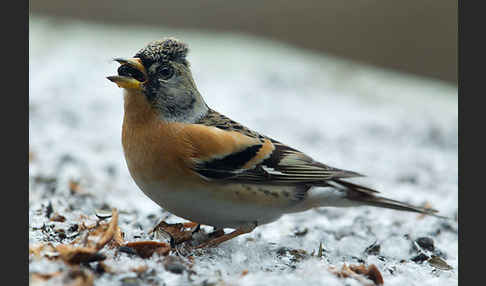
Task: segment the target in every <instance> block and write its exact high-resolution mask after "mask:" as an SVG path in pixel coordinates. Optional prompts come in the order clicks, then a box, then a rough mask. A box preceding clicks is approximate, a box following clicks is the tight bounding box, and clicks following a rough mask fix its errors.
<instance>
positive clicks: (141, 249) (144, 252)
mask: <svg viewBox="0 0 486 286" xmlns="http://www.w3.org/2000/svg"><path fill="white" fill-rule="evenodd" d="M123 246H125V247H128V248H131V249H133V250H135V252H136V253H137V254H138V256H140V257H142V258H149V257H151V256H152V254H154V252H155V253H157V254H159V255H161V256H165V255H167V254H169V251H170V249H171V247H170V245H169V244H167V243H164V242H158V241H151V240H148V241H135V242H128V243H125V244H124V245H123Z"/></svg>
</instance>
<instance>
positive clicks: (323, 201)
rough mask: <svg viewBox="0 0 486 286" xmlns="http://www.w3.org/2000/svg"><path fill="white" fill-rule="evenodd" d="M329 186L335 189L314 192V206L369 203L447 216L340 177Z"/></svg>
mask: <svg viewBox="0 0 486 286" xmlns="http://www.w3.org/2000/svg"><path fill="white" fill-rule="evenodd" d="M326 186H327V187H332V188H333V189H334V191H329V190H327V191H324V190H323V191H320V192H318V193H314V194H313V195H314V197H313V198H311V200H312V201H313V202H314V206H337V207H347V206H360V205H368V206H375V207H381V208H387V209H394V210H400V211H409V212H416V213H420V214H425V215H432V216H435V217H440V218H445V217H442V216H439V215H437V214H436V213H437V212H438V211H437V210H435V209H432V208H426V207H417V206H413V205H411V204H408V203H405V202H400V201H397V200H392V199H388V198H385V197H381V196H378V195H377V194H378V193H379V192H378V191H376V190H373V189H371V188H368V187H365V186H361V185H358V184H354V183H350V182H348V181H343V180H340V179H335V180H333V181H332V182H329V181H328V182H326Z"/></svg>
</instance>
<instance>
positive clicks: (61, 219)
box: [49, 213, 66, 222]
mask: <svg viewBox="0 0 486 286" xmlns="http://www.w3.org/2000/svg"><path fill="white" fill-rule="evenodd" d="M49 220H50V221H57V222H65V221H66V218H65V217H64V216H62V215H60V214H58V213H54V214H53V215H52V216H51V218H50V219H49Z"/></svg>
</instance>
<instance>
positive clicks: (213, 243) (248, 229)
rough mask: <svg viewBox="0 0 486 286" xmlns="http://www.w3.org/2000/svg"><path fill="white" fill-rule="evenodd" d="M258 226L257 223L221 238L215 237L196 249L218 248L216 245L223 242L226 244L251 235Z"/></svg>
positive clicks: (248, 224) (249, 224)
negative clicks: (244, 235)
mask: <svg viewBox="0 0 486 286" xmlns="http://www.w3.org/2000/svg"><path fill="white" fill-rule="evenodd" d="M256 226H257V223H256V222H252V223H247V224H244V225H242V226H240V227H239V228H237V229H235V230H234V231H232V232H230V233H228V234H223V235H221V236H219V237H215V238H213V239H211V240H209V241H207V242H205V243H202V244H200V245H198V246H196V248H205V247H212V246H216V245H218V244H220V243H222V242H225V241H227V240H230V239H232V238H235V237H237V236H239V235H242V234H245V233H250V232H252V231H253V230H254V229H255V227H256Z"/></svg>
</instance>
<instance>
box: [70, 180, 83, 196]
mask: <svg viewBox="0 0 486 286" xmlns="http://www.w3.org/2000/svg"><path fill="white" fill-rule="evenodd" d="M79 185H80V184H79V182H78V181H74V180H70V181H69V190H70V191H71V194H74V193H79V192H82V189H81V187H80V186H79Z"/></svg>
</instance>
